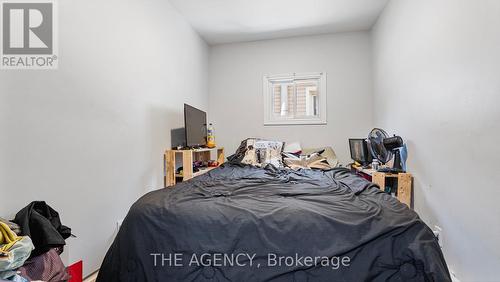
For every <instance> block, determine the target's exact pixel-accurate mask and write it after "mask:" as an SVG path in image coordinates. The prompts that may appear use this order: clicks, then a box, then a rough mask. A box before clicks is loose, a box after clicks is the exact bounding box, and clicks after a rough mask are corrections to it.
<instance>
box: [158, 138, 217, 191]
mask: <svg viewBox="0 0 500 282" xmlns="http://www.w3.org/2000/svg"><path fill="white" fill-rule="evenodd" d="M212 153H216V154H217V158H216V159H215V160H217V163H218V165H221V164H222V163H224V158H225V157H224V148H222V147H220V148H201V149H191V150H166V151H165V154H164V155H163V168H164V169H163V173H164V177H163V182H164V187H169V186H174V185H175V184H176V183H177V179H178V178H179V179H182V181H186V180H188V179H191V178H193V177H196V176H198V175H202V174H204V173H207V172H209V171H210V170H212V169H214V168H216V167H207V168H205V169H200V170H199V171H197V172H193V162H194V161H209V160H212V158H211V155H212ZM181 158H182V162H180V161H181ZM177 164H179V166H182V167H183V173H182V174H177V167H178V166H177Z"/></svg>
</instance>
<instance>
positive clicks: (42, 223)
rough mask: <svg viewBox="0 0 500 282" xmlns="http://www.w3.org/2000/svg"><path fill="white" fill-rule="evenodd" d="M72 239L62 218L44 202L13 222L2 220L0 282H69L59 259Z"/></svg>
mask: <svg viewBox="0 0 500 282" xmlns="http://www.w3.org/2000/svg"><path fill="white" fill-rule="evenodd" d="M69 236H71V229H70V228H69V227H67V226H64V225H62V224H61V220H60V218H59V214H58V213H57V211H55V210H54V209H52V208H51V207H50V206H49V205H47V204H46V203H45V202H43V201H35V202H32V203H30V204H29V205H28V206H26V207H25V208H23V209H22V210H20V211H19V212H18V213H17V214H16V216H15V218H14V220H12V221H9V220H5V219H3V218H0V281H15V282H25V281H67V280H69V278H70V277H69V275H68V273H67V271H66V268H65V266H64V264H63V262H62V260H61V258H60V257H59V255H60V254H61V253H62V252H63V247H64V245H65V244H66V242H65V240H66V239H67V238H68V237H69Z"/></svg>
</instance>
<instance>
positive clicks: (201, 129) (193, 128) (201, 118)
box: [184, 104, 207, 147]
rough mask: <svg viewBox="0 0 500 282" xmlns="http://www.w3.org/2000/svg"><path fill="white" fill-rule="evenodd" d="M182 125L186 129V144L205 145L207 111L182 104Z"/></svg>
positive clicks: (189, 145) (192, 145)
mask: <svg viewBox="0 0 500 282" xmlns="http://www.w3.org/2000/svg"><path fill="white" fill-rule="evenodd" d="M184 127H185V130H186V146H188V147H200V146H205V145H207V113H205V112H204V111H202V110H198V109H197V108H195V107H192V106H190V105H188V104H184Z"/></svg>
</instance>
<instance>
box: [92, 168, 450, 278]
mask: <svg viewBox="0 0 500 282" xmlns="http://www.w3.org/2000/svg"><path fill="white" fill-rule="evenodd" d="M98 281H99V282H110V281H451V279H450V276H449V274H448V269H447V267H446V263H445V261H444V258H443V255H442V253H441V250H440V248H439V245H438V242H437V240H436V238H435V237H434V235H433V234H432V231H431V230H430V229H429V228H428V227H427V226H426V225H425V224H424V223H423V222H422V221H421V220H420V219H419V217H418V215H417V214H416V213H415V212H413V211H412V210H410V209H408V208H407V207H406V206H405V205H403V204H401V203H400V202H399V201H398V200H397V199H395V198H392V197H391V196H390V195H388V194H385V193H382V192H381V191H380V190H379V189H378V187H376V186H375V185H373V184H371V183H370V182H368V181H366V180H364V179H362V178H360V177H358V176H356V175H354V174H352V173H351V172H349V171H348V170H347V169H341V168H340V169H333V170H331V171H326V172H323V171H313V170H302V171H296V172H294V171H290V170H279V169H275V168H273V167H267V168H265V169H262V168H254V167H250V166H237V165H229V164H227V165H225V166H223V167H221V168H218V169H215V170H212V171H211V172H209V173H207V174H204V175H202V176H199V177H197V178H194V179H192V180H190V181H187V182H183V183H180V184H178V185H177V186H175V187H174V188H173V189H161V190H158V191H154V192H151V193H148V194H146V195H145V196H143V197H142V198H140V199H139V200H138V201H137V202H136V203H135V204H134V205H133V206H132V208H131V209H130V211H129V213H128V215H127V217H126V218H125V220H124V221H123V225H122V227H121V229H120V231H119V233H118V235H117V237H116V239H115V241H114V243H113V245H112V246H111V247H110V249H109V251H108V253H107V254H106V257H105V259H104V262H103V264H102V266H101V269H100V272H99V277H98Z"/></svg>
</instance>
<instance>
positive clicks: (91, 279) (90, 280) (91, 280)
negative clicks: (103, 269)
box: [83, 270, 99, 282]
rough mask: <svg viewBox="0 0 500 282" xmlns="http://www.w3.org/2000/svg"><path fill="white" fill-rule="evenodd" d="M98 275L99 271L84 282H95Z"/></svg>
mask: <svg viewBox="0 0 500 282" xmlns="http://www.w3.org/2000/svg"><path fill="white" fill-rule="evenodd" d="M97 274H99V270H96V271H95V272H92V274H90V275H89V276H87V277H85V278H84V279H83V282H95V281H96V280H97Z"/></svg>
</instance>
